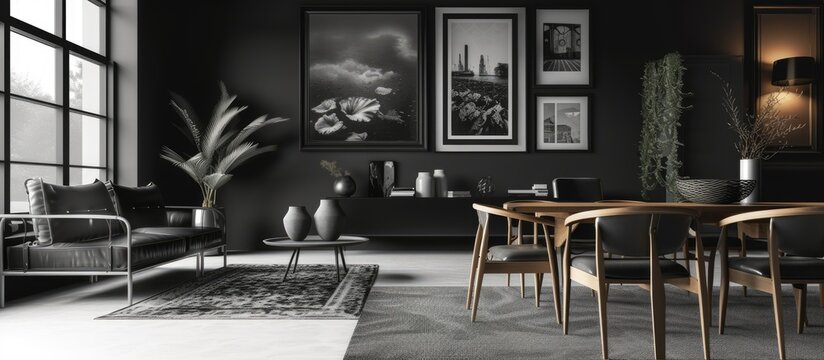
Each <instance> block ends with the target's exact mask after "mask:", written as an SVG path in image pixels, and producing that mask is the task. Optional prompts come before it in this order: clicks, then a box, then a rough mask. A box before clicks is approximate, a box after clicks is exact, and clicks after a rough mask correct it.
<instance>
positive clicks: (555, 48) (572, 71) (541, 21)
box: [535, 9, 592, 86]
mask: <svg viewBox="0 0 824 360" xmlns="http://www.w3.org/2000/svg"><path fill="white" fill-rule="evenodd" d="M535 31H536V36H535V39H536V42H537V44H536V46H535V55H536V62H535V64H536V69H535V74H536V79H535V84H536V85H550V86H552V85H582V86H589V85H592V71H591V68H592V57H591V54H590V36H589V35H590V31H589V10H588V9H538V10H536V11H535Z"/></svg>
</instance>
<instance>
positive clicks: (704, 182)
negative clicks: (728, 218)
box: [675, 179, 756, 204]
mask: <svg viewBox="0 0 824 360" xmlns="http://www.w3.org/2000/svg"><path fill="white" fill-rule="evenodd" d="M755 185H756V180H730V179H679V180H676V181H675V186H676V188H678V193H679V194H681V197H682V198H684V199H686V200H687V201H689V202H694V203H702V204H731V203H736V202H740V201H741V200H744V199H745V198H746V197H747V196H749V195H750V194H751V193H752V192H753V190H755Z"/></svg>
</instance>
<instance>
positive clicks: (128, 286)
mask: <svg viewBox="0 0 824 360" xmlns="http://www.w3.org/2000/svg"><path fill="white" fill-rule="evenodd" d="M133 282H134V275H132V273H131V271H130V272H129V274H128V275H127V276H126V297H127V298H128V299H129V306H132V304H133V303H134V301H133V289H132V286H133Z"/></svg>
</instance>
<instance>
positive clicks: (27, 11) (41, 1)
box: [9, 0, 58, 34]
mask: <svg viewBox="0 0 824 360" xmlns="http://www.w3.org/2000/svg"><path fill="white" fill-rule="evenodd" d="M54 3H55V0H11V8H10V9H9V10H10V13H11V16H14V17H16V18H18V19H20V20H23V21H25V22H27V23H29V24H32V25H34V26H37V27H39V28H41V29H43V30H46V31H48V32H50V33H52V34H56V33H55V31H54V29H56V28H58V26H56V22H57V17H56V16H55V13H56V11H55V7H54Z"/></svg>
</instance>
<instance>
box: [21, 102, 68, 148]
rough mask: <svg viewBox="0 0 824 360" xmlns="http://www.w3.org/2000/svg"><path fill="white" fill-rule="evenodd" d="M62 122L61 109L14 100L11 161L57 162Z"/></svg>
mask: <svg viewBox="0 0 824 360" xmlns="http://www.w3.org/2000/svg"><path fill="white" fill-rule="evenodd" d="M60 123H61V121H60V110H58V109H55V108H52V107H48V106H43V105H39V104H35V103H31V102H28V101H24V100H17V99H11V159H12V160H19V161H33V162H47V163H57V162H58V161H59V160H60V159H61V158H60V156H59V155H60V153H59V152H58V149H60V147H61V146H60V144H62V142H63V141H62V138H61V137H60V131H58V130H59V127H60Z"/></svg>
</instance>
